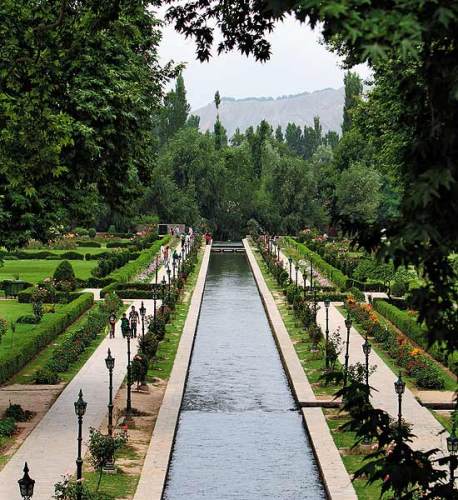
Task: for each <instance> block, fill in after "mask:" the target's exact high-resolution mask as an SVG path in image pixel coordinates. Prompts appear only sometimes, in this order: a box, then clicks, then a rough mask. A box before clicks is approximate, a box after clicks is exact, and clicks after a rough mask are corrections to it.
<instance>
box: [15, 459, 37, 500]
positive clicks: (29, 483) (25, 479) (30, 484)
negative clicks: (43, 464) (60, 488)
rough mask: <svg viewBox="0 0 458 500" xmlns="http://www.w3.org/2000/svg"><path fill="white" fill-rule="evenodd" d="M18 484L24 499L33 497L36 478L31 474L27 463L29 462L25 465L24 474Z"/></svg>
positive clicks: (27, 499)
mask: <svg viewBox="0 0 458 500" xmlns="http://www.w3.org/2000/svg"><path fill="white" fill-rule="evenodd" d="M18 484H19V491H20V493H21V497H22V498H23V499H24V500H30V499H31V498H32V497H33V488H34V486H35V480H34V479H32V478H31V477H30V476H29V467H28V465H27V462H26V463H25V465H24V475H23V476H22V478H21V479H19V481H18Z"/></svg>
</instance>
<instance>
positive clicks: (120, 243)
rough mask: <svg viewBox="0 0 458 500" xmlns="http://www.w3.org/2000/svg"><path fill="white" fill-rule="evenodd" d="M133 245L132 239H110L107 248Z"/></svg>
mask: <svg viewBox="0 0 458 500" xmlns="http://www.w3.org/2000/svg"><path fill="white" fill-rule="evenodd" d="M130 246H132V242H131V241H109V242H108V243H107V248H129V247H130Z"/></svg>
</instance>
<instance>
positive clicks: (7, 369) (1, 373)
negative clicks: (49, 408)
mask: <svg viewBox="0 0 458 500" xmlns="http://www.w3.org/2000/svg"><path fill="white" fill-rule="evenodd" d="M93 303H94V297H93V295H92V293H83V294H81V295H80V296H79V297H78V298H77V299H75V300H73V301H72V302H70V303H69V304H67V305H65V306H63V307H62V308H61V309H60V311H59V313H58V314H55V315H53V316H52V317H50V318H49V319H47V321H46V322H44V323H41V324H39V325H37V326H36V327H35V328H34V329H33V332H32V334H30V335H29V338H28V341H27V342H25V343H24V345H23V347H22V350H21V352H20V353H17V354H16V355H13V356H11V355H10V354H9V353H6V355H7V356H9V358H8V359H5V360H1V361H0V383H1V384H3V383H4V382H6V381H7V380H8V379H9V378H11V377H12V376H13V375H14V374H16V373H17V372H18V371H19V370H21V369H22V368H23V367H24V366H25V365H26V364H27V363H28V362H29V361H30V360H31V359H33V357H34V356H36V355H37V354H38V353H39V352H40V351H41V349H43V348H44V347H46V346H47V345H48V344H49V343H50V342H51V341H52V340H54V339H55V338H56V337H57V336H58V335H60V334H61V333H62V332H63V331H64V330H65V329H66V328H67V327H68V326H69V325H71V324H72V323H73V322H74V321H75V320H76V319H77V318H78V317H79V316H81V314H82V313H84V312H85V311H87V310H88V309H89V308H90V307H91V306H92V304H93Z"/></svg>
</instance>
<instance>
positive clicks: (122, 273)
mask: <svg viewBox="0 0 458 500" xmlns="http://www.w3.org/2000/svg"><path fill="white" fill-rule="evenodd" d="M170 238H171V237H170V235H167V236H164V238H162V239H160V240H157V241H155V242H154V243H153V244H152V245H151V246H150V247H149V248H147V249H146V250H143V251H141V252H140V255H139V256H138V258H137V259H135V260H132V261H130V262H128V263H127V264H126V265H125V266H123V267H120V268H119V269H116V271H113V272H112V273H110V274H109V275H108V276H107V277H108V278H111V279H112V280H113V281H119V282H120V283H123V282H127V281H129V280H130V279H132V278H134V277H135V276H136V275H137V274H139V273H140V272H141V271H143V269H145V268H146V267H148V266H149V265H150V263H151V261H152V260H153V258H154V257H155V255H156V254H157V253H158V252H159V250H160V248H161V246H162V245H167V244H168V243H169V241H170Z"/></svg>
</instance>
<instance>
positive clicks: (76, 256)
mask: <svg viewBox="0 0 458 500" xmlns="http://www.w3.org/2000/svg"><path fill="white" fill-rule="evenodd" d="M60 258H61V259H67V260H84V255H83V254H82V253H78V252H72V251H70V252H65V253H63V254H62V255H61V256H60Z"/></svg>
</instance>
